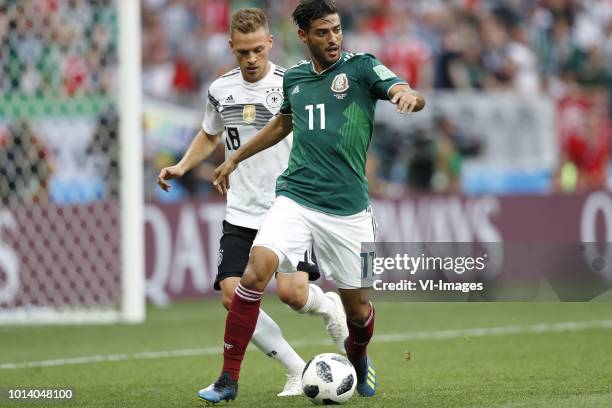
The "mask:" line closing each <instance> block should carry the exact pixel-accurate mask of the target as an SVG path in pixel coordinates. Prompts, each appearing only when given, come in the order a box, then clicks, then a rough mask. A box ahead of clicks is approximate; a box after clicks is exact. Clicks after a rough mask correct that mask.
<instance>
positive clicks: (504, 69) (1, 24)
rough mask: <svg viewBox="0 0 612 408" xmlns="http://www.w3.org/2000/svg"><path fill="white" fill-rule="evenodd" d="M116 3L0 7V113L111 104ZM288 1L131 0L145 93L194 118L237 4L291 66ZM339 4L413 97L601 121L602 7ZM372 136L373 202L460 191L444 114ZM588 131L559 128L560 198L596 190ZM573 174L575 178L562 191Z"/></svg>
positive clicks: (610, 17)
mask: <svg viewBox="0 0 612 408" xmlns="http://www.w3.org/2000/svg"><path fill="white" fill-rule="evenodd" d="M117 1H118V0H91V1H86V0H65V1H64V0H61V1H60V0H23V1H22V0H19V1H18V0H5V1H3V2H0V61H1V64H0V68H1V72H0V92H2V94H3V95H4V102H3V103H4V104H5V105H3V106H7V105H6V104H7V101H9V102H8V103H10V99H11V98H14V97H15V96H18V97H19V98H22V99H23V98H28V97H34V98H41V99H48V98H75V97H76V98H79V97H84V98H87V97H97V96H100V95H114V93H115V92H116V89H114V87H115V84H116V70H117V63H118V62H117V43H118V39H117V35H118V34H117V25H116V24H117V21H116V20H117V15H116V4H117ZM295 3H296V0H290V1H275V0H233V1H230V0H142V3H141V4H142V44H143V48H142V49H143V55H142V67H143V72H142V74H143V90H144V93H145V96H146V97H147V98H151V99H155V100H163V101H167V102H171V103H175V104H178V105H181V106H188V107H191V108H193V109H197V110H198V111H201V109H202V104H203V101H205V100H206V98H205V96H206V91H207V89H208V86H209V84H210V82H211V81H212V80H214V79H215V78H216V77H218V76H219V75H221V74H223V73H224V72H227V71H228V70H230V69H232V68H233V67H234V66H235V60H234V58H233V56H232V55H231V53H230V52H228V47H227V37H228V34H227V33H228V22H229V16H230V14H231V12H232V11H233V10H235V9H237V8H239V7H246V6H256V7H261V8H263V9H264V10H266V12H267V14H268V16H269V19H270V21H271V30H272V33H273V34H274V36H275V47H274V50H273V53H272V56H271V59H272V60H273V61H275V62H278V63H279V64H281V65H284V66H286V67H288V66H291V65H293V64H294V63H295V62H296V61H298V60H300V59H302V58H303V57H304V48H303V47H302V45H301V44H299V42H298V38H297V35H296V27H295V26H294V25H293V23H292V21H291V19H290V17H289V16H290V14H291V11H292V10H293V8H294V6H295ZM337 4H338V5H339V6H340V8H341V10H342V16H343V28H344V38H345V42H344V47H345V48H346V49H347V50H350V51H358V52H370V53H372V54H374V55H376V56H377V57H379V59H381V61H382V62H383V63H384V64H386V65H387V66H388V67H389V68H390V69H391V70H393V71H394V72H396V73H397V74H398V75H399V76H402V77H404V78H406V79H407V80H408V81H409V82H410V83H411V84H412V85H413V86H414V87H416V88H418V89H419V90H421V91H424V92H434V91H438V90H474V91H476V92H480V91H484V92H489V91H497V90H510V91H515V92H516V93H519V94H522V95H526V96H527V97H529V96H534V95H549V96H552V97H553V98H556V99H557V100H561V98H562V97H564V96H567V95H578V96H577V98H578V99H577V100H578V102H577V103H578V104H583V105H584V106H585V107H587V108H588V109H590V108H589V106H591V105H593V100H595V101H600V102H601V103H599V105H598V106H603V107H604V108H603V109H604V110H605V109H607V112H608V117H612V108H611V106H612V104H611V103H609V101H610V99H611V97H610V95H612V0H487V1H484V0H448V1H442V0H414V1H405V0H337ZM580 98H582V99H580ZM0 103H2V101H0ZM587 108H585V109H587ZM600 110H601V109H600ZM11 126H13V125H11ZM11 126H9V125H2V123H0V127H1V128H3V129H4V131H2V132H0V134H4V136H2V137H0V144H3V145H5V146H6V144H7V143H8V142H7V141H9V140H10V137H9V136H7V135H9V134H10V133H11V132H10V129H11ZM24 126H27V124H26V125H24ZM13 127H14V126H13ZM601 129H603V130H601ZM381 133H382V134H384V135H386V136H385V137H378V136H377V137H375V138H374V140H373V148H372V149H371V151H372V154H373V158H372V160H371V163H370V165H369V169H370V174H371V185H372V192H373V193H374V194H382V195H388V194H392V195H393V194H401V193H402V192H403V191H404V190H405V189H406V188H408V189H418V190H431V189H434V190H445V191H448V190H450V191H457V190H459V189H460V188H461V187H460V185H461V182H460V174H461V171H462V162H463V161H464V160H465V158H466V157H473V156H477V155H478V154H479V151H480V150H481V149H479V146H478V144H477V143H473V140H471V139H470V135H461V129H460V127H458V126H457V124H456V123H452V122H451V121H448V120H447V118H444V117H437V118H435V121H434V128H433V131H432V130H428V131H427V132H426V133H427V134H425V135H423V134H422V133H423V132H420V133H421V134H419V132H416V133H415V134H411V135H395V136H393V135H392V132H390V131H389V130H388V129H384V128H382V129H379V131H378V132H377V134H381ZM583 133H584V132H583ZM587 133H588V132H587ZM591 133H598V134H600V135H601V137H599V136H598V137H595V138H591V139H588V138H586V139H585V138H584V137H583V136H581V135H580V134H574V133H572V131H571V129H570V131H568V132H566V134H564V136H563V138H562V140H560V147H561V149H560V150H561V154H560V163H559V175H558V178H559V182H558V183H556V185H557V187H558V188H559V189H561V190H567V191H576V190H578V189H580V188H593V187H600V186H601V185H602V183H603V182H604V180H605V176H604V173H606V171H607V169H606V166H607V161H608V160H607V157H608V151H609V148H608V144H609V139H610V125H609V124H607V125H603V127H601V126H600V131H598V132H591ZM389 134H391V136H389ZM397 138H401V139H402V140H403V139H409V140H412V143H410V144H408V145H407V146H408V148H407V150H406V151H405V152H402V154H396V155H395V156H394V157H393V158H392V160H390V159H389V156H385V152H390V151H394V150H397V149H396V145H397ZM158 153H159V155H160V156H163V155H166V156H167V154H168V152H158ZM154 156H155V154H154ZM215 157H217V158H219V157H220V156H219V155H217V156H215ZM167 160H172V158H171V157H170V158H169V159H168V158H166V161H165V162H164V160H157V157H148V158H147V159H146V165H147V166H149V167H151V166H153V167H155V166H157V165H158V163H159V162H161V164H167ZM161 164H159V165H161ZM210 166H211V165H210V164H209V165H208V167H207V166H204V167H203V169H200V171H199V172H197V173H196V174H195V175H193V177H191V178H187V179H186V180H189V181H186V184H189V186H187V190H188V191H193V192H198V194H199V193H201V192H202V191H209V189H207V188H202V187H201V186H202V185H203V184H205V182H206V180H205V179H206V178H207V177H209V176H210V174H211V172H210ZM398 169H399V170H398ZM155 172H156V171H155V169H152V171H150V173H151V174H153V173H155ZM581 173H585V175H586V176H585V177H582V178H583V179H584V180H586V181H585V182H583V183H579V182H577V181H575V182H573V183H572V182H571V181H572V180H573V179H576V180H578V179H579V178H580V177H579V175H580V174H581ZM576 174H578V176H576ZM437 176H441V177H437ZM440 180H442V182H439V181H440ZM568 180H569V181H570V182H569V183H568V182H567V181H568ZM390 192H391V193H390Z"/></svg>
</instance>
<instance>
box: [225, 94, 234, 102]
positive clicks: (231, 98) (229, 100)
mask: <svg viewBox="0 0 612 408" xmlns="http://www.w3.org/2000/svg"><path fill="white" fill-rule="evenodd" d="M225 103H236V102H234V97H233V96H232V95H230V96H228V97H227V98H226V99H225Z"/></svg>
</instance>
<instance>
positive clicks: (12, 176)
mask: <svg viewBox="0 0 612 408" xmlns="http://www.w3.org/2000/svg"><path fill="white" fill-rule="evenodd" d="M0 163H2V167H0V178H1V179H2V183H0V203H1V204H2V205H10V204H13V205H14V204H22V203H31V202H36V203H44V202H47V201H48V200H49V192H48V181H49V177H50V176H51V173H52V172H53V165H52V163H51V158H50V157H49V150H48V149H47V147H46V146H45V145H44V143H43V141H42V140H41V139H40V138H39V137H38V136H37V135H36V134H35V133H34V130H33V129H32V127H31V126H30V124H29V123H28V122H27V121H15V122H13V123H12V124H11V125H10V126H2V125H0Z"/></svg>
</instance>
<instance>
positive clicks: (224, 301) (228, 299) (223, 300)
mask: <svg viewBox="0 0 612 408" xmlns="http://www.w3.org/2000/svg"><path fill="white" fill-rule="evenodd" d="M231 303H232V296H225V295H222V296H221V304H222V305H223V307H224V308H225V310H229V307H230V304H231Z"/></svg>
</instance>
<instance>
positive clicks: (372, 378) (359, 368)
mask: <svg viewBox="0 0 612 408" xmlns="http://www.w3.org/2000/svg"><path fill="white" fill-rule="evenodd" d="M347 346H348V339H346V340H345V341H344V348H345V349H346V350H348V347H347ZM347 357H348V355H347ZM351 364H353V367H355V373H356V374H357V387H356V389H357V392H358V393H359V395H361V396H362V397H373V396H374V394H375V393H376V387H378V383H377V382H376V371H374V366H373V365H372V360H370V357H368V356H367V355H366V356H365V357H363V358H362V359H361V360H360V361H351Z"/></svg>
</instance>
